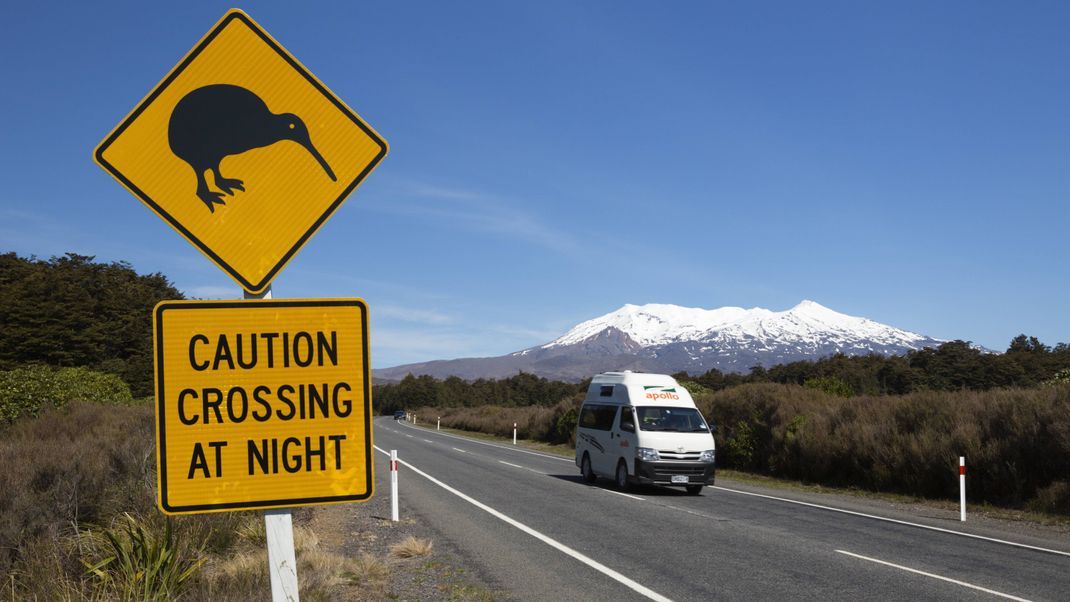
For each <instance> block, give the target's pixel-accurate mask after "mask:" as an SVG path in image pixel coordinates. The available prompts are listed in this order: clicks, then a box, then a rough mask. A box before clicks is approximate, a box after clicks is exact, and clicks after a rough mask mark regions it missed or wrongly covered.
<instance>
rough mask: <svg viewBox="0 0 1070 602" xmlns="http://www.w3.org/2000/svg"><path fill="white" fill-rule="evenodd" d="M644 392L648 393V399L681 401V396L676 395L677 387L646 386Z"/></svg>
mask: <svg viewBox="0 0 1070 602" xmlns="http://www.w3.org/2000/svg"><path fill="white" fill-rule="evenodd" d="M643 390H644V391H646V398H647V399H680V396H679V395H677V394H676V387H660V386H656V385H646V386H644V387H643Z"/></svg>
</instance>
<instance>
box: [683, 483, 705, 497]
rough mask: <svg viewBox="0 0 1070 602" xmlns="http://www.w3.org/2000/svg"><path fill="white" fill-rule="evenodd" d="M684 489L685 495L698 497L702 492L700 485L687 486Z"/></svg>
mask: <svg viewBox="0 0 1070 602" xmlns="http://www.w3.org/2000/svg"><path fill="white" fill-rule="evenodd" d="M685 489H687V495H698V494H699V492H700V491H702V485H688V486H687V487H685Z"/></svg>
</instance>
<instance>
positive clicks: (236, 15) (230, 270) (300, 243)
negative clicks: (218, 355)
mask: <svg viewBox="0 0 1070 602" xmlns="http://www.w3.org/2000/svg"><path fill="white" fill-rule="evenodd" d="M234 20H239V21H241V22H242V23H244V24H245V25H246V26H247V27H249V29H251V30H252V31H253V32H255V33H256V35H257V36H259V37H260V39H262V40H263V41H264V42H265V43H266V44H267V45H268V46H270V47H271V49H272V50H274V51H275V52H276V53H277V54H278V55H279V56H280V57H282V59H283V60H285V61H286V62H287V63H288V64H289V65H290V66H291V67H293V68H294V69H295V70H296V71H297V72H298V73H300V74H301V76H302V77H304V78H305V79H306V80H307V81H308V83H310V84H312V86H313V87H314V88H316V89H317V90H319V92H320V93H321V94H323V95H324V96H325V97H326V98H327V99H328V100H330V101H331V103H332V104H333V105H334V106H335V107H337V108H338V110H340V111H341V112H342V114H343V115H345V116H346V117H348V118H349V119H350V120H351V121H352V122H353V123H354V124H356V125H357V127H359V128H360V129H361V130H363V131H364V133H365V134H367V135H368V137H369V138H371V139H372V141H373V142H375V143H376V144H377V145H378V146H379V152H378V153H377V154H376V155H375V158H373V159H372V161H371V162H370V163H369V164H368V165H367V166H366V167H365V168H364V170H363V171H361V172H360V173H359V174H357V177H356V178H355V179H354V180H353V181H352V182H351V183H350V184H349V186H346V188H345V190H343V191H342V193H341V194H340V195H339V196H338V198H337V199H335V200H334V202H333V203H331V204H330V206H329V207H327V210H326V211H324V212H323V214H322V215H321V216H320V217H319V219H317V220H316V221H315V223H313V224H312V226H311V227H310V228H309V229H308V230H307V231H306V232H305V233H304V234H303V235H302V236H301V237H300V238H299V239H298V240H297V242H296V243H294V245H293V246H292V247H290V249H289V250H287V251H286V253H285V254H284V255H283V256H282V258H281V259H280V260H279V261H278V262H277V263H276V264H275V265H274V266H273V267H272V268H271V269H270V270H268V272H267V274H265V275H264V278H263V279H262V280H260V281H259V282H256V283H253V282H250V281H249V280H247V279H246V278H245V277H243V276H242V275H241V274H240V273H238V270H237V269H236V268H234V267H233V266H231V265H230V264H229V263H227V262H225V261H223V258H221V257H220V256H219V255H217V254H216V253H215V252H214V251H213V250H212V249H211V248H209V247H208V245H207V244H205V243H204V242H203V241H201V240H200V239H199V238H197V237H196V236H194V235H193V233H192V232H190V231H189V230H188V229H187V228H186V227H185V226H183V225H182V224H181V223H180V222H179V221H178V220H177V219H176V218H175V217H174V216H172V215H171V214H170V213H168V212H167V211H164V209H163V207H161V206H160V205H159V204H157V203H156V201H154V200H152V198H151V197H149V195H148V194H146V193H145V192H144V191H143V190H141V189H140V188H138V187H137V186H136V185H135V184H134V183H133V182H132V181H130V179H129V178H127V177H126V176H125V175H123V174H122V172H120V171H119V170H118V169H116V167H115V166H114V165H112V164H111V163H108V161H107V160H105V159H104V151H106V150H107V149H108V147H110V146H111V145H112V143H114V142H115V140H116V139H117V138H118V137H119V136H120V135H122V133H123V132H125V131H126V129H127V128H128V127H130V124H132V123H133V122H134V121H135V120H136V119H137V118H138V117H139V116H141V114H142V113H143V112H144V111H145V109H147V108H148V107H149V105H151V104H152V103H153V101H155V100H156V98H157V97H158V96H159V95H160V94H161V93H163V91H164V90H165V89H167V86H169V85H171V82H173V81H174V80H175V78H177V77H178V76H179V75H180V74H181V73H182V72H183V71H185V69H186V67H188V66H189V64H190V63H191V62H193V60H194V59H195V58H197V56H199V55H200V53H201V52H202V51H203V50H204V49H205V48H206V47H207V46H208V44H210V43H211V42H212V41H213V40H215V38H216V37H217V36H218V35H219V33H220V32H221V31H223V29H224V28H226V27H227V25H229V24H230V22H231V21H234ZM386 153H387V144H386V141H385V140H383V139H382V138H381V137H379V135H378V134H377V133H376V132H375V130H373V129H371V127H369V126H368V124H366V123H364V121H363V120H362V119H361V118H360V117H359V116H357V114H356V113H354V112H353V111H351V110H349V108H348V107H346V106H345V104H344V103H343V102H342V101H341V100H339V99H338V97H337V96H335V95H334V94H333V93H332V92H331V91H330V90H328V89H327V88H326V87H325V86H324V85H323V84H321V83H320V82H319V80H317V79H316V78H315V77H314V76H313V75H312V74H311V73H309V71H308V70H307V69H305V68H304V67H302V66H301V63H299V62H298V61H297V59H296V58H294V57H293V56H291V55H290V53H289V52H287V51H286V49H284V48H283V47H282V46H280V45H279V44H278V43H277V42H275V40H273V39H272V38H271V36H270V35H268V34H267V32H266V31H264V30H263V29H261V28H260V26H259V25H257V24H256V23H255V22H254V21H253V20H252V19H251V18H249V16H248V15H246V14H245V13H243V12H241V11H238V10H232V11H230V12H228V13H227V14H226V15H224V17H223V18H222V19H221V20H220V21H219V23H218V24H217V25H216V26H215V27H214V28H213V29H212V30H211V31H210V32H208V34H207V35H206V36H205V37H204V39H203V40H201V42H200V43H199V44H197V45H196V46H195V47H194V48H193V50H191V51H190V52H189V54H187V55H186V57H185V58H184V59H183V60H182V62H180V63H179V64H178V65H177V66H176V67H175V68H174V69H173V70H172V71H171V73H169V74H168V76H167V77H166V78H164V80H163V81H162V82H160V83H159V84H157V85H156V88H155V89H153V91H152V92H151V93H150V94H149V95H148V96H147V97H145V99H144V100H142V101H141V103H140V104H138V106H137V107H136V108H135V109H134V110H133V112H131V113H130V115H129V116H127V118H126V119H124V120H123V121H122V123H120V124H119V126H118V127H116V128H115V130H114V131H113V132H112V133H111V134H110V135H109V136H108V137H107V138H105V139H104V142H101V143H100V146H98V147H97V149H96V151H95V152H94V158H95V159H96V161H97V163H98V164H99V165H100V166H101V167H103V168H104V169H105V170H106V171H107V172H108V173H110V174H111V175H112V176H113V177H114V178H115V179H117V180H119V181H120V182H121V183H122V184H123V186H125V187H126V188H127V189H128V190H129V191H130V192H132V193H134V195H135V196H137V197H138V198H139V199H141V202H143V203H145V204H146V205H148V206H149V207H150V208H151V209H152V210H153V211H154V212H155V213H156V214H157V215H159V216H160V217H161V218H163V219H164V221H166V222H167V223H168V224H170V225H171V227H172V228H174V229H175V230H177V231H178V232H179V233H180V234H181V235H182V236H183V237H185V239H186V240H188V241H190V242H191V243H193V246H195V247H197V248H198V249H199V250H200V251H201V252H202V253H204V254H205V255H207V256H208V258H209V259H211V260H212V262H213V263H215V264H216V265H218V266H219V267H220V268H222V269H223V271H224V272H226V273H227V274H228V275H229V276H230V277H231V278H233V279H234V280H235V281H236V282H237V283H238V284H240V285H241V287H242V288H243V289H245V290H247V291H249V292H250V293H254V294H256V293H260V292H263V290H264V289H266V288H267V287H268V285H270V284H271V281H272V280H274V279H275V277H276V276H277V275H278V274H279V272H280V271H282V268H283V267H285V266H286V264H288V263H289V262H290V260H291V259H292V258H293V257H294V255H296V254H297V252H298V251H300V250H301V248H302V247H304V246H305V243H307V242H308V240H309V239H310V238H312V235H313V234H315V233H316V232H317V231H318V230H319V229H320V227H321V226H322V225H323V224H324V223H325V222H326V221H327V220H328V219H329V218H330V217H331V216H332V215H333V214H334V212H335V211H336V210H337V209H338V207H339V206H341V204H342V203H343V202H344V201H345V199H346V197H348V196H349V195H350V193H352V192H353V190H354V189H356V187H357V186H359V185H360V183H361V182H362V181H363V180H364V178H365V177H366V176H367V175H368V174H369V173H371V171H372V170H373V169H375V167H376V166H377V165H378V164H379V162H380V161H382V159H383V157H385V156H386Z"/></svg>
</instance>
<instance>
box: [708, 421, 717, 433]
mask: <svg viewBox="0 0 1070 602" xmlns="http://www.w3.org/2000/svg"><path fill="white" fill-rule="evenodd" d="M716 432H717V423H716V422H711V423H710V434H713V433H716Z"/></svg>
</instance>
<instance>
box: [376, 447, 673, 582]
mask: <svg viewBox="0 0 1070 602" xmlns="http://www.w3.org/2000/svg"><path fill="white" fill-rule="evenodd" d="M375 449H376V450H378V451H379V452H381V453H384V454H386V455H388V456H389V455H390V452H388V451H386V450H385V449H382V448H381V447H379V446H378V445H376V446H375ZM398 463H399V464H404V465H405V466H407V467H408V468H409V470H412V471H413V472H415V473H416V474H418V475H420V476H421V477H423V478H425V479H427V480H428V481H431V482H432V483H434V484H435V485H438V486H439V487H441V488H443V489H445V490H446V491H448V492H450V493H452V494H453V495H455V496H457V497H459V498H461V499H462V500H464V501H466V502H468V503H469V504H472V505H473V506H475V507H476V508H479V509H480V510H483V511H484V512H487V513H488V514H490V515H491V516H493V517H495V518H497V519H498V520H501V521H503V522H505V523H507V524H509V525H512V526H513V527H516V528H517V529H520V530H521V531H523V532H524V533H527V534H528V535H530V536H532V537H534V538H535V539H538V540H539V541H541V542H543V543H545V544H546V545H548V546H550V547H552V548H555V549H557V550H559V551H561V552H564V553H565V554H568V555H569V556H571V557H573V558H575V559H576V560H579V561H580V562H582V563H583V564H586V565H587V566H589V567H591V568H592V569H594V570H596V571H598V572H600V573H602V574H603V575H606V576H607V577H609V578H610V579H613V580H615V581H617V582H618V583H621V584H623V585H625V586H627V587H628V588H630V589H632V590H634V591H636V592H638V593H639V594H642V595H643V596H646V597H647V598H650V599H651V600H658V602H672V600H670V599H669V598H666V597H665V596H662V595H661V594H659V593H657V592H655V591H654V590H652V589H650V588H648V587H646V586H644V585H642V584H640V583H637V582H635V581H632V580H631V579H629V578H627V577H625V576H624V575H621V574H620V573H618V572H617V571H614V570H613V569H611V568H609V567H607V566H605V565H604V564H601V563H599V562H597V561H596V560H594V559H592V558H589V557H587V556H584V555H583V554H581V553H579V552H577V551H576V550H573V549H572V548H570V547H568V546H566V545H565V544H563V543H561V542H559V541H557V540H556V539H553V538H551V537H549V536H547V535H543V534H542V533H539V532H538V531H536V530H535V529H532V528H531V527H529V526H527V525H525V524H524V523H522V522H520V521H518V520H515V519H513V518H510V517H508V516H506V515H504V514H502V513H501V512H498V511H497V510H495V509H494V508H491V507H490V506H488V505H486V504H484V503H483V502H480V501H479V500H476V499H475V498H472V497H469V496H468V495H466V494H464V493H461V492H460V491H458V490H456V489H454V488H453V487H450V486H449V485H447V484H445V483H443V482H442V481H440V480H438V479H436V478H435V477H433V476H431V475H429V474H427V473H426V472H424V471H422V470H420V469H419V468H416V467H415V466H413V465H412V464H410V463H409V462H406V461H404V460H398Z"/></svg>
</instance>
